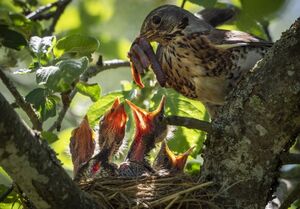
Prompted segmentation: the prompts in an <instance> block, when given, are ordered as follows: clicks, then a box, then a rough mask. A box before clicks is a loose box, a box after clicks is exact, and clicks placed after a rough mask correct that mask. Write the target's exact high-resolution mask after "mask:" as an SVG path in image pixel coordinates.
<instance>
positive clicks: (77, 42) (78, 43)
mask: <svg viewBox="0 0 300 209" xmlns="http://www.w3.org/2000/svg"><path fill="white" fill-rule="evenodd" d="M98 47H99V42H98V40H97V39H95V38H92V37H89V36H83V35H70V36H67V37H64V38H62V39H59V40H58V41H57V44H56V45H55V47H54V49H53V53H54V55H55V56H56V57H60V56H62V55H63V54H64V53H74V54H76V55H78V56H90V55H91V53H93V52H95V51H96V50H97V49H98Z"/></svg>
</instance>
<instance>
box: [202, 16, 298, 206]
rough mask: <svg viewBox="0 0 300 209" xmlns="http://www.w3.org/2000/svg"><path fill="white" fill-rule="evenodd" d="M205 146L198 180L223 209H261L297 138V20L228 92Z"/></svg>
mask: <svg viewBox="0 0 300 209" xmlns="http://www.w3.org/2000/svg"><path fill="white" fill-rule="evenodd" d="M227 101H228V102H227V103H226V104H225V106H224V107H223V108H222V110H221V113H220V116H219V117H218V118H216V119H215V120H214V121H213V122H212V132H211V134H210V136H209V137H208V140H207V141H206V149H205V151H204V164H203V167H202V173H201V174H202V175H203V176H205V177H206V178H207V179H209V180H213V181H215V182H216V183H218V185H219V188H227V189H225V190H223V193H222V197H219V199H217V202H219V203H220V204H221V205H223V206H224V208H244V209H256V208H259V209H261V208H264V207H265V206H266V204H267V202H268V201H269V200H270V197H271V194H272V193H273V190H272V189H274V188H275V187H276V185H277V184H276V183H277V182H276V178H277V177H278V172H279V170H278V169H279V167H280V166H281V161H280V154H281V153H283V152H286V151H288V150H289V148H290V147H291V145H292V144H293V143H294V139H295V138H296V136H297V135H298V134H299V133H300V19H298V20H297V21H296V22H295V23H294V24H293V25H292V26H291V28H290V29H289V30H288V31H287V32H285V33H284V34H283V35H282V37H281V39H280V40H279V41H277V42H276V43H275V44H274V46H273V47H272V48H271V49H270V51H269V52H268V54H267V55H266V57H265V58H264V59H263V60H262V61H260V62H259V63H258V64H257V65H256V66H255V67H254V68H253V69H252V70H251V72H249V73H248V74H247V75H246V76H245V78H244V80H243V81H241V82H240V84H239V86H238V87H237V88H236V89H235V90H234V91H233V92H231V94H230V95H229V97H228V99H227Z"/></svg>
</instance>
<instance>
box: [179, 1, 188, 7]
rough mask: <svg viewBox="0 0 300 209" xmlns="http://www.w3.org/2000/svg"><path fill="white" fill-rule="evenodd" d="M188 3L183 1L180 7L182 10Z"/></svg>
mask: <svg viewBox="0 0 300 209" xmlns="http://www.w3.org/2000/svg"><path fill="white" fill-rule="evenodd" d="M186 1H187V0H182V3H181V6H180V7H181V8H184V5H185V3H186Z"/></svg>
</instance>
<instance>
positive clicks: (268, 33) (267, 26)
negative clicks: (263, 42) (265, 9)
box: [260, 21, 272, 42]
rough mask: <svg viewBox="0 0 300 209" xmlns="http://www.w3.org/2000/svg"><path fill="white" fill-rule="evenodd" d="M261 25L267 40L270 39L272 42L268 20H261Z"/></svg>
mask: <svg viewBox="0 0 300 209" xmlns="http://www.w3.org/2000/svg"><path fill="white" fill-rule="evenodd" d="M260 24H261V26H262V28H263V30H264V32H265V34H266V36H267V39H268V41H271V42H272V36H271V34H270V30H269V22H268V21H262V22H261V23H260Z"/></svg>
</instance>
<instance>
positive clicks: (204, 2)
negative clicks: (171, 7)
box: [189, 0, 217, 8]
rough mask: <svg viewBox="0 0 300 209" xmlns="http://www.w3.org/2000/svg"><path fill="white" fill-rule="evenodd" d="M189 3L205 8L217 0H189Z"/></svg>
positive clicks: (211, 5)
mask: <svg viewBox="0 0 300 209" xmlns="http://www.w3.org/2000/svg"><path fill="white" fill-rule="evenodd" d="M189 1H190V2H191V3H194V4H198V5H200V6H203V7H205V8H207V7H213V6H214V5H215V4H216V3H217V0H189Z"/></svg>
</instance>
